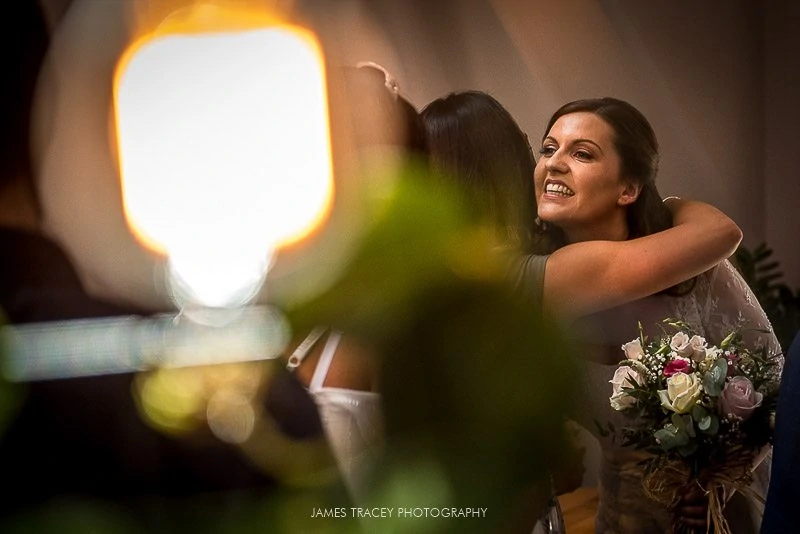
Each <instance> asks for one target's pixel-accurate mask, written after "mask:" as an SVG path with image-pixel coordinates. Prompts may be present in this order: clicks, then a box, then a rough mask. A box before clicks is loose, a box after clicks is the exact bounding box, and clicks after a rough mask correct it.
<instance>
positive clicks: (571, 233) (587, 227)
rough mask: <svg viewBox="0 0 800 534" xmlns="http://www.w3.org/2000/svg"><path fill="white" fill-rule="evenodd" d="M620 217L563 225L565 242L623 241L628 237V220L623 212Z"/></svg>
mask: <svg viewBox="0 0 800 534" xmlns="http://www.w3.org/2000/svg"><path fill="white" fill-rule="evenodd" d="M621 215H622V216H621V217H614V218H613V219H610V220H607V221H605V222H599V223H598V222H595V223H589V224H582V225H576V226H573V227H564V235H565V236H566V238H567V243H580V242H582V241H598V240H603V241H625V240H627V239H628V234H629V230H628V222H627V221H626V220H625V213H622V214H621Z"/></svg>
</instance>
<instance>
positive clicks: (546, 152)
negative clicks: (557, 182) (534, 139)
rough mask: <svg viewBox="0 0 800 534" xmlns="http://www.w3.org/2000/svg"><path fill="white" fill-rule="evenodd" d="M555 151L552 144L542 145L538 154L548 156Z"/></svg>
mask: <svg viewBox="0 0 800 534" xmlns="http://www.w3.org/2000/svg"><path fill="white" fill-rule="evenodd" d="M555 153H556V149H555V147H552V146H543V147H542V149H541V150H540V151H539V154H541V155H542V156H547V157H550V156H552V155H553V154H555Z"/></svg>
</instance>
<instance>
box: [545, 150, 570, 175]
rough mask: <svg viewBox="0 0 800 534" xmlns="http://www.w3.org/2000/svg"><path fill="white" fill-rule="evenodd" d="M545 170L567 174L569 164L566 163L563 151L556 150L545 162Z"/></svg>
mask: <svg viewBox="0 0 800 534" xmlns="http://www.w3.org/2000/svg"><path fill="white" fill-rule="evenodd" d="M544 165H545V168H546V169H547V170H548V171H550V172H560V173H561V172H566V171H567V164H566V162H565V161H564V155H563V153H562V152H561V150H556V151H555V152H553V154H552V155H551V156H550V157H549V158H547V160H545V162H544Z"/></svg>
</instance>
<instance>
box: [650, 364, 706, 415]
mask: <svg viewBox="0 0 800 534" xmlns="http://www.w3.org/2000/svg"><path fill="white" fill-rule="evenodd" d="M702 393H703V386H702V384H701V383H700V377H698V376H697V373H692V374H688V375H687V374H686V373H675V374H674V375H672V376H671V377H669V378H667V389H666V390H664V389H662V390H660V391H659V392H658V396H659V397H660V398H661V406H663V407H664V408H666V409H667V410H669V411H672V412H675V413H688V412H690V411H691V409H692V408H693V407H694V405H695V404H696V403H697V400H698V399H699V398H700V395H701V394H702Z"/></svg>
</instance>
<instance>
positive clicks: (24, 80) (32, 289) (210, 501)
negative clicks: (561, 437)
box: [0, 0, 335, 532]
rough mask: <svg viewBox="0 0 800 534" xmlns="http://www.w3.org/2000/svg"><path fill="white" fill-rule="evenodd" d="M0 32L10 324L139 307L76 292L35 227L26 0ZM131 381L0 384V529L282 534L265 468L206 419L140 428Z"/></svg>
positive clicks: (308, 426) (312, 430)
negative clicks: (185, 431) (257, 528)
mask: <svg viewBox="0 0 800 534" xmlns="http://www.w3.org/2000/svg"><path fill="white" fill-rule="evenodd" d="M0 34H2V42H0V57H2V65H0V68H1V69H2V72H3V83H2V84H0V87H2V98H0V105H1V106H2V112H1V113H0V117H1V119H0V121H1V123H2V130H0V131H1V132H2V134H1V135H2V137H1V142H0V150H2V160H3V170H2V173H0V208H1V209H0V249H1V250H2V254H0V308H2V311H3V313H4V314H5V317H6V319H7V321H8V322H9V323H12V324H21V323H32V322H42V321H54V320H64V319H78V318H97V317H106V316H124V315H140V314H142V313H143V311H142V310H137V309H133V308H131V307H126V306H124V305H119V304H114V303H110V302H105V301H103V300H99V299H96V298H94V297H92V296H90V295H89V294H88V293H87V292H86V291H85V290H84V288H83V286H82V284H81V281H80V279H79V276H78V273H77V272H76V270H75V268H74V267H73V265H72V263H71V261H70V259H69V258H68V257H67V255H66V254H65V253H64V251H63V250H62V249H61V248H60V247H59V245H58V244H57V243H55V242H54V241H52V240H51V239H49V238H48V237H47V236H45V235H44V233H43V232H42V225H41V216H42V206H41V204H40V202H39V198H38V193H37V185H36V181H35V172H34V169H33V165H32V164H31V159H30V147H29V138H30V114H31V108H32V105H33V97H34V90H35V87H36V82H37V78H38V75H39V72H40V67H41V66H42V61H43V59H44V56H45V53H46V51H47V47H48V32H47V28H46V26H45V24H44V21H43V18H42V15H41V12H40V10H39V6H38V4H37V3H36V2H35V1H33V0H23V1H22V2H15V3H14V4H12V5H11V6H8V7H6V8H4V17H3V31H2V32H0ZM55 349H56V352H57V349H58V348H57V347H55ZM87 356H89V357H90V356H91V355H87ZM273 367H276V366H273ZM133 381H134V376H132V375H130V374H118V375H106V376H96V377H85V378H73V379H64V380H49V381H42V382H35V383H30V384H9V383H5V382H0V394H2V399H3V404H4V406H3V410H2V411H0V416H2V419H0V425H2V426H0V472H2V473H3V476H2V478H3V484H4V488H5V489H6V491H4V496H3V498H2V499H0V529H3V530H4V529H6V528H8V529H22V530H25V529H32V530H41V529H44V530H47V529H48V528H51V527H53V526H54V525H58V528H59V530H69V529H70V528H76V525H82V527H83V528H85V527H86V526H87V525H92V524H93V522H95V523H94V524H95V527H96V528H99V529H101V530H105V531H108V530H111V531H113V530H123V531H137V530H138V529H142V530H145V531H148V532H152V531H159V530H161V531H173V530H176V529H183V528H185V527H191V528H192V529H193V530H200V531H219V530H220V529H222V528H223V526H227V527H231V528H234V527H237V526H244V527H247V526H248V525H249V526H252V524H253V523H254V522H258V523H259V524H263V523H264V521H266V520H268V519H269V518H270V517H271V518H272V519H273V521H272V524H274V525H281V524H283V525H284V526H283V527H279V526H276V527H275V528H286V531H291V524H288V523H286V521H284V520H281V519H280V517H281V513H279V512H277V511H274V507H275V506H277V504H276V505H275V506H273V507H272V508H270V507H269V506H267V505H268V504H269V503H271V502H274V503H280V502H283V501H281V500H280V499H276V500H274V501H266V500H265V497H268V496H269V497H272V496H273V495H275V494H276V487H277V485H276V480H275V478H274V477H273V476H272V474H270V473H267V472H264V471H263V470H262V469H259V468H257V467H255V466H254V465H253V464H252V463H251V462H250V461H248V460H247V459H246V458H245V457H244V455H243V454H242V452H241V451H240V450H238V449H237V448H236V447H234V446H231V445H229V444H226V443H223V442H221V441H220V440H219V439H217V438H216V437H215V436H214V435H213V434H212V432H211V431H210V430H209V428H208V427H207V426H201V427H200V428H198V429H197V430H196V431H194V432H192V433H191V434H190V435H188V436H182V437H176V436H171V435H166V434H164V433H161V432H158V431H156V430H154V429H153V428H152V427H150V426H148V425H147V424H145V422H144V421H143V420H142V417H141V415H140V410H139V408H140V406H138V405H137V401H136V400H135V398H134V391H133ZM270 384H271V387H270V390H269V391H268V393H267V395H266V397H265V400H264V402H265V404H264V408H265V409H266V413H268V414H270V416H271V417H272V418H273V419H274V421H275V422H276V424H277V432H278V433H279V434H281V435H284V436H286V439H287V440H288V441H289V442H292V440H293V439H294V440H299V441H298V443H317V444H319V447H321V448H322V449H323V451H324V450H325V449H326V447H325V441H324V437H323V435H322V427H321V423H320V420H319V416H318V414H317V411H316V408H315V407H314V404H313V402H312V401H311V399H310V398H309V396H308V394H307V393H306V392H305V391H304V390H303V388H302V387H301V386H300V384H299V383H298V382H297V381H296V380H295V379H294V378H293V377H292V376H291V375H289V374H288V373H286V372H285V371H283V370H282V369H280V368H279V369H277V370H275V371H274V372H273V373H272V377H271V382H270ZM319 447H318V448H319ZM269 453H270V454H281V453H280V452H278V453H272V451H269ZM323 456H324V455H323ZM328 456H329V453H328ZM277 461H278V462H281V461H282V459H281V458H278V459H277ZM334 486H335V484H334ZM301 487H302V486H301ZM299 491H300V490H299V489H298V490H296V491H295V492H299ZM270 510H272V511H270ZM303 513H305V510H304V511H303ZM270 514H272V515H270ZM281 521H283V523H281ZM48 525H50V527H48Z"/></svg>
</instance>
